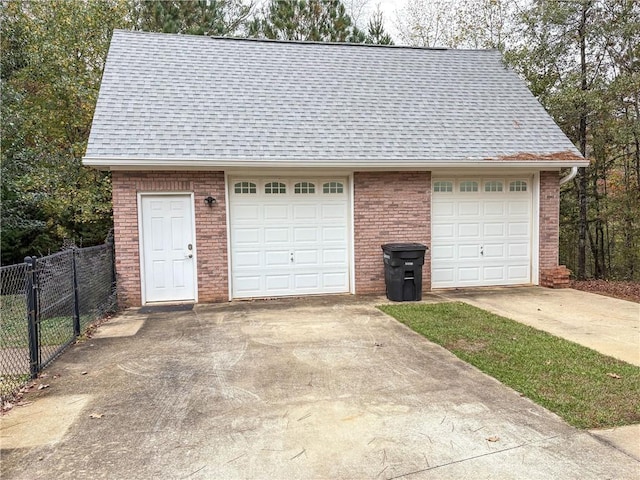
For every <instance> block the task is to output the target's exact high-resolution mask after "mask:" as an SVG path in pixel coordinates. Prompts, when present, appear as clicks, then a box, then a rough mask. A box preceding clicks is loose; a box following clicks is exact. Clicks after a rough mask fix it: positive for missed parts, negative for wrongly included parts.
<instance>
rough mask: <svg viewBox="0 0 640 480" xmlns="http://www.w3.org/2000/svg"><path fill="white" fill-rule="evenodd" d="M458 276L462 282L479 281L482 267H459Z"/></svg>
mask: <svg viewBox="0 0 640 480" xmlns="http://www.w3.org/2000/svg"><path fill="white" fill-rule="evenodd" d="M458 278H459V280H460V281H461V282H479V281H480V267H458Z"/></svg>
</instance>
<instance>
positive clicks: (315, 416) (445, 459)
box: [1, 297, 640, 480]
mask: <svg viewBox="0 0 640 480" xmlns="http://www.w3.org/2000/svg"><path fill="white" fill-rule="evenodd" d="M433 298H435V297H433ZM427 300H429V299H427ZM380 301H381V299H371V298H365V299H362V298H353V297H323V298H311V299H304V300H296V299H290V300H277V301H264V302H263V301H261V302H240V303H233V304H221V305H201V306H196V307H195V308H194V310H193V311H186V312H173V313H151V314H147V315H141V314H138V313H136V311H128V312H126V313H125V314H123V315H121V316H119V317H118V318H116V319H114V320H112V321H111V322H110V323H107V324H105V325H104V326H103V327H102V328H101V330H100V332H99V335H97V336H96V337H95V338H93V339H91V340H89V341H87V342H84V343H82V344H79V345H77V346H75V347H73V348H72V349H71V350H70V351H69V352H67V353H66V354H64V355H63V356H62V358H60V359H59V360H58V361H57V362H56V363H55V364H54V365H53V366H52V367H51V368H50V369H49V370H48V377H46V378H44V379H42V383H44V384H47V385H49V387H48V388H44V389H42V390H38V391H37V392H36V393H35V394H34V395H32V396H30V397H29V398H28V400H30V401H33V403H32V404H30V405H27V406H23V407H17V408H15V409H14V410H13V411H11V412H10V413H9V415H6V416H5V417H4V418H2V420H1V423H2V429H1V436H2V448H3V451H2V467H1V468H2V471H1V476H2V478H3V479H38V478H51V477H55V478H59V479H64V478H73V479H84V478H91V479H94V478H113V479H124V478H126V479H137V478H140V479H151V478H163V479H164V478H167V479H169V478H171V479H173V478H175V479H182V478H189V479H209V478H216V479H218V478H251V479H252V478H268V479H292V478H311V479H316V478H318V479H325V478H326V479H358V478H363V479H364V478H372V479H392V478H409V479H427V478H428V479H461V478H474V479H482V478H500V479H510V478H513V479H522V478H528V479H537V478H539V479H549V478H563V479H570V478H576V479H598V480H601V479H607V478H611V479H614V478H615V479H624V478H637V474H638V468H639V466H640V464H639V463H638V461H637V460H636V459H634V458H633V457H632V456H630V455H628V454H625V453H624V452H622V451H620V450H617V449H615V448H613V447H612V446H609V445H607V444H605V443H604V442H601V441H600V440H598V439H597V438H595V437H593V436H592V435H590V434H589V433H588V432H584V431H578V430H576V429H574V428H572V427H569V426H568V425H566V424H565V423H564V422H563V421H562V420H560V419H559V418H558V417H556V416H555V415H553V414H551V413H549V412H548V411H546V410H545V409H543V408H541V407H539V406H537V405H535V404H533V403H532V402H530V401H529V400H527V399H525V398H523V397H520V396H519V394H518V393H517V392H514V391H512V390H510V389H508V388H506V387H504V386H503V385H501V384H500V383H498V382H497V381H495V380H493V379H492V378H490V377H488V376H486V375H484V374H482V373H480V372H479V371H478V370H476V369H475V368H473V367H471V366H469V365H467V364H465V363H464V362H462V361H460V360H458V359H457V358H456V357H454V356H453V355H451V354H450V353H448V352H447V351H446V350H444V349H442V348H440V347H439V346H437V345H434V344H432V343H430V342H428V341H427V340H425V339H423V338H422V337H420V336H419V335H417V334H415V333H413V332H412V331H410V330H409V329H407V328H406V327H404V326H403V325H401V324H399V323H397V322H396V321H395V320H393V319H391V318H389V317H387V316H386V315H384V314H382V313H381V312H379V311H378V310H376V309H375V308H374V305H375V304H376V303H379V302H380Z"/></svg>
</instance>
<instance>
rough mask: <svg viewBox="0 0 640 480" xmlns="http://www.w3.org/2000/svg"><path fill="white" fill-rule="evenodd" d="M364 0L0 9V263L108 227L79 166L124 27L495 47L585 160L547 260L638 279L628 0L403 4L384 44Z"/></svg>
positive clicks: (635, 74)
mask: <svg viewBox="0 0 640 480" xmlns="http://www.w3.org/2000/svg"><path fill="white" fill-rule="evenodd" d="M369 1H373V0H349V1H346V2H344V3H342V2H340V1H339V0H271V1H267V2H265V3H249V2H248V0H219V1H218V0H198V1H178V0H149V1H144V0H75V1H72V0H70V1H63V0H51V1H31V2H29V1H18V0H3V1H2V4H1V5H2V6H1V10H0V21H1V22H2V25H1V32H0V34H1V38H0V40H1V42H2V43H1V72H0V76H1V81H2V105H1V114H2V130H1V134H2V143H1V148H2V157H1V159H2V165H1V175H2V189H1V192H2V205H1V208H2V210H1V222H2V225H1V227H2V238H1V249H2V264H3V265H4V264H9V263H14V262H19V261H22V258H23V257H24V256H25V255H27V254H34V253H36V254H41V255H42V254H46V253H49V252H52V251H56V250H58V249H59V248H60V246H61V245H62V243H63V241H65V240H71V241H74V242H76V243H77V244H79V245H85V246H87V245H92V244H97V243H101V242H102V241H103V240H104V238H105V237H106V235H107V233H108V231H109V229H110V228H111V225H112V218H111V183H110V176H109V174H108V173H104V172H98V171H96V170H93V169H89V168H85V167H83V166H82V164H81V158H82V155H83V154H84V150H85V148H86V143H87V139H88V135H89V130H90V126H91V119H92V116H93V110H94V107H95V102H96V98H97V94H98V90H99V86H100V78H101V74H102V68H103V66H104V61H105V58H106V53H107V50H108V46H109V40H110V38H111V32H112V31H113V29H114V28H124V29H132V30H144V31H158V32H172V33H188V34H196V35H229V36H238V37H262V38H274V39H283V40H284V39H286V40H314V41H337V42H360V43H381V44H390V43H393V40H395V41H396V42H397V43H400V44H406V45H415V46H423V47H434V46H444V47H451V48H497V49H499V50H500V51H502V52H503V54H504V58H505V62H506V63H507V64H508V65H509V67H511V68H513V69H514V70H515V71H516V72H517V73H518V74H519V75H520V76H521V77H522V78H523V79H524V80H525V81H526V82H527V84H528V86H529V88H530V89H531V91H532V92H533V93H534V95H535V96H536V97H537V98H538V99H539V101H540V102H541V103H542V105H543V106H544V107H545V108H546V109H547V111H548V112H549V113H550V114H551V115H552V116H553V118H554V119H555V121H556V122H557V123H558V125H559V126H560V127H561V128H562V130H563V131H564V132H565V133H566V134H567V136H568V137H569V138H570V139H571V140H572V141H573V142H574V144H575V145H576V146H577V147H578V148H579V150H580V151H581V152H582V153H583V154H584V155H585V156H586V157H587V158H588V159H589V160H590V162H591V164H590V166H589V167H588V168H582V169H580V171H579V174H578V176H577V177H576V179H575V180H574V181H573V182H569V183H567V184H566V185H565V186H563V189H562V197H561V234H560V257H561V258H560V260H561V263H565V264H566V265H567V266H568V267H569V268H570V269H571V270H572V271H573V274H574V276H575V277H576V278H579V279H584V278H605V279H626V280H640V105H639V102H640V3H639V2H637V1H636V0H466V1H461V0H407V2H406V3H405V5H404V7H403V8H402V9H400V10H398V11H397V12H396V18H393V19H391V22H392V25H393V26H394V27H395V30H396V31H397V34H396V38H395V39H392V38H391V36H390V35H389V34H388V32H387V29H385V22H384V17H383V14H382V12H381V11H380V9H379V8H374V7H372V6H371V5H370V4H369V3H368V2H369ZM367 13H368V15H367Z"/></svg>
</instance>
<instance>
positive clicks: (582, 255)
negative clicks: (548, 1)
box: [578, 3, 589, 280]
mask: <svg viewBox="0 0 640 480" xmlns="http://www.w3.org/2000/svg"><path fill="white" fill-rule="evenodd" d="M588 10H589V5H588V3H585V4H583V7H582V18H581V20H580V25H579V27H578V39H579V42H580V89H581V90H582V92H586V91H587V89H588V88H589V87H588V84H587V42H586V31H585V30H586V25H587V13H588ZM578 138H579V142H580V153H582V155H583V156H584V157H586V156H587V105H586V100H585V99H584V97H583V98H582V101H581V105H580V125H579V130H578ZM578 204H579V209H580V210H579V212H580V213H579V220H578V222H579V223H578V279H579V280H584V279H585V278H586V277H587V228H589V226H588V224H587V169H586V168H585V167H582V168H580V169H579V180H578Z"/></svg>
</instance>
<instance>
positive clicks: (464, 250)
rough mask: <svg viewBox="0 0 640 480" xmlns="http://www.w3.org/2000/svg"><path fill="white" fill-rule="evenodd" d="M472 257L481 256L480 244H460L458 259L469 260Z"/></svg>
mask: <svg viewBox="0 0 640 480" xmlns="http://www.w3.org/2000/svg"><path fill="white" fill-rule="evenodd" d="M470 258H473V259H476V258H480V247H479V246H478V245H458V259H459V260H468V259H470Z"/></svg>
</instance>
